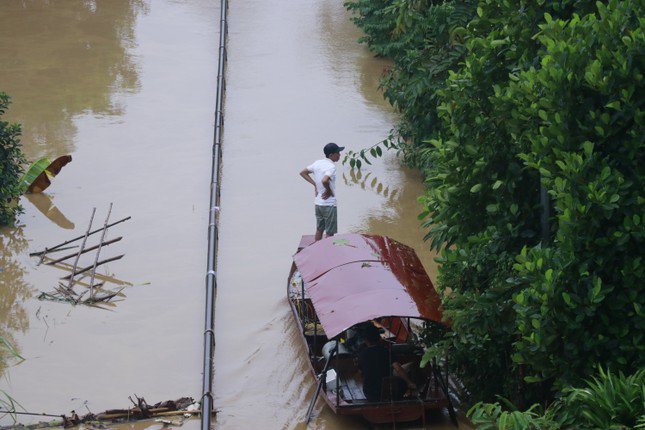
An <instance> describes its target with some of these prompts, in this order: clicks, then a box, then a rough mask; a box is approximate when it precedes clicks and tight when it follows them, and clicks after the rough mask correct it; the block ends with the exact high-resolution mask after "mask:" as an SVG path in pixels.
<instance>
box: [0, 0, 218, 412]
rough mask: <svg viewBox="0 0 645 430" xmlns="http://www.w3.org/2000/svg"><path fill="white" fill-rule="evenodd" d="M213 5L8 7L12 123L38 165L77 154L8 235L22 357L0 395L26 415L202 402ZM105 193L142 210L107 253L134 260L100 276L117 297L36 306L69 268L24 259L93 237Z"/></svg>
mask: <svg viewBox="0 0 645 430" xmlns="http://www.w3.org/2000/svg"><path fill="white" fill-rule="evenodd" d="M218 13H219V9H218V6H217V5H215V4H214V2H212V1H207V0H190V1H174V0H155V1H142V0H115V1H112V0H110V1H90V0H51V1H22V0H15V1H14V0H6V1H2V2H0V16H1V17H2V22H3V24H2V26H0V52H2V59H3V60H2V62H1V63H0V90H1V91H5V92H6V93H8V94H9V95H10V96H11V97H12V99H13V103H12V104H11V106H10V108H9V110H8V113H7V115H6V117H7V119H9V120H12V121H17V122H20V123H21V124H22V128H23V138H22V142H23V145H24V152H25V153H26V156H27V158H28V159H29V160H35V159H37V158H40V157H43V156H47V157H50V158H54V157H57V156H59V155H64V154H71V155H72V157H73V161H72V162H71V163H70V164H68V165H67V166H66V167H65V168H64V169H63V170H62V171H61V173H60V174H59V175H58V176H57V177H56V178H55V179H54V180H53V182H52V185H51V187H50V188H48V189H47V190H46V191H45V193H44V194H42V195H33V196H29V197H28V198H23V199H22V201H21V203H22V205H23V207H24V208H25V213H24V214H22V215H21V216H20V218H19V220H18V225H17V227H15V228H3V229H1V230H0V249H1V252H2V256H1V257H0V286H1V289H0V334H1V335H2V336H4V337H5V338H7V339H9V340H10V341H11V342H12V343H13V344H14V345H15V346H16V348H17V349H18V351H19V353H20V354H21V355H22V356H23V357H24V358H25V360H24V361H22V362H19V363H16V360H15V359H12V358H11V357H9V356H8V355H7V354H4V355H3V366H2V379H1V380H0V389H1V390H3V391H5V392H6V393H8V394H10V395H11V396H12V397H13V398H14V399H15V400H16V401H18V402H19V403H20V404H21V405H22V406H23V407H24V409H26V410H27V411H36V412H46V413H54V414H60V413H66V412H68V411H70V410H71V409H75V410H76V411H77V412H79V413H85V412H87V408H89V409H91V410H92V411H94V412H100V411H102V410H105V409H108V408H120V407H128V406H129V403H130V402H129V400H128V396H130V395H133V394H134V393H136V394H138V395H140V396H144V397H145V398H146V399H147V400H148V401H149V402H158V401H161V400H166V399H174V398H177V397H181V396H194V397H199V394H200V393H199V391H200V389H201V375H200V372H201V360H202V352H201V345H202V330H203V284H204V281H203V280H204V273H203V272H204V267H205V260H206V257H205V249H206V223H207V220H208V193H209V175H210V164H211V162H210V154H211V145H212V133H213V110H214V107H213V106H214V92H215V88H214V87H215V81H216V77H215V75H214V73H215V70H216V66H217V37H218V28H217V16H218ZM3 119H4V118H3ZM110 202H113V203H114V209H113V211H112V214H111V217H110V219H111V220H113V221H116V220H119V219H121V218H124V217H126V216H132V219H131V220H130V221H128V222H125V223H122V224H120V225H118V226H115V227H113V228H111V229H110V230H109V233H108V237H107V238H108V239H111V238H115V237H118V236H123V240H122V241H121V242H118V243H116V244H114V245H110V246H108V247H105V248H103V250H102V251H101V257H102V258H109V257H112V256H116V255H119V254H125V257H124V258H123V259H121V260H119V261H114V262H112V263H109V264H107V265H105V266H101V268H100V270H99V272H100V273H101V274H103V275H106V276H108V277H110V278H111V279H110V280H111V281H112V282H110V283H109V284H110V285H109V286H110V288H112V289H113V290H116V289H119V288H122V287H124V289H123V291H122V294H123V297H120V298H119V300H118V301H116V302H114V306H109V307H106V309H97V308H89V307H87V306H75V307H74V306H71V305H69V304H67V303H55V302H51V301H40V300H38V299H37V296H38V295H39V294H40V292H41V291H45V292H49V291H52V290H53V288H54V287H55V286H56V285H57V284H58V281H59V278H60V277H61V276H64V275H66V274H67V272H66V271H65V270H63V269H61V268H56V267H52V266H46V265H37V263H38V260H37V259H35V258H30V257H29V256H28V253H29V252H33V251H37V250H42V249H43V248H45V247H47V246H50V247H51V246H53V245H55V244H57V243H60V242H63V241H65V240H68V239H71V238H73V237H76V236H78V235H82V234H84V232H85V231H86V229H87V225H88V222H89V219H90V215H91V211H92V208H93V207H96V208H97V214H96V218H95V221H94V225H95V226H96V227H99V226H102V225H103V223H104V220H105V217H106V214H107V211H108V206H109V204H110ZM97 240H98V237H94V238H93V241H92V242H91V243H92V244H94V243H96V241H97ZM88 243H90V241H88ZM67 252H73V251H67ZM65 253H66V252H63V253H59V254H58V255H61V254H65ZM93 260H94V255H88V256H84V257H83V258H82V259H81V262H80V265H91V264H92V262H93ZM86 281H88V280H87V279H86ZM79 288H81V287H79ZM86 407H87V408H86ZM21 422H30V420H28V419H26V418H24V419H21ZM2 423H6V419H5V420H3V421H2Z"/></svg>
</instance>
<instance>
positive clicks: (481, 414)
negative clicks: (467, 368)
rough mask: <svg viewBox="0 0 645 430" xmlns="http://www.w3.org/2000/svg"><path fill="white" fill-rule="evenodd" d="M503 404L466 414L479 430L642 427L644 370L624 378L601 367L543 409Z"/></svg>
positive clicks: (487, 405) (644, 422)
mask: <svg viewBox="0 0 645 430" xmlns="http://www.w3.org/2000/svg"><path fill="white" fill-rule="evenodd" d="M504 403H505V406H506V408H504V407H503V406H501V405H500V404H499V403H492V404H491V403H478V404H476V405H475V406H473V407H472V408H471V409H470V410H469V411H468V415H469V416H470V417H471V419H472V421H473V423H474V424H475V425H477V428H478V429H481V430H486V429H491V430H492V429H499V430H524V429H540V430H549V429H579V430H586V429H589V430H591V429H601V430H609V429H617V430H621V429H627V428H645V369H640V370H638V371H637V372H636V373H634V374H633V375H630V376H627V377H626V376H625V375H623V374H622V373H619V374H618V375H615V374H612V373H611V372H609V371H604V370H603V369H602V368H600V369H599V370H598V375H597V376H595V377H594V378H593V380H591V381H587V386H586V387H583V388H569V389H566V390H565V392H564V395H563V396H562V397H561V398H560V399H558V400H557V401H556V402H554V403H553V404H551V405H550V406H549V407H548V408H547V409H546V411H544V412H542V411H541V407H540V406H539V405H538V404H535V405H533V406H531V407H530V408H529V409H527V410H526V411H524V412H521V411H518V410H517V409H516V408H515V407H514V406H513V405H512V404H511V403H509V402H508V401H505V402H504ZM507 409H508V410H507Z"/></svg>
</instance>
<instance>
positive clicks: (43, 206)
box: [25, 193, 74, 230]
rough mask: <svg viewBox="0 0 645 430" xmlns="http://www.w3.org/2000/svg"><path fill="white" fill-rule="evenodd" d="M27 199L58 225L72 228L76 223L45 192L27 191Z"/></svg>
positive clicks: (68, 228)
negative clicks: (34, 192)
mask: <svg viewBox="0 0 645 430" xmlns="http://www.w3.org/2000/svg"><path fill="white" fill-rule="evenodd" d="M25 197H26V198H27V200H28V201H29V202H30V203H31V204H33V205H34V206H35V207H36V208H37V209H38V210H39V211H40V213H42V214H43V215H45V216H46V217H47V218H49V219H50V220H51V221H52V222H53V223H54V224H56V225H57V226H59V227H61V228H64V229H67V230H72V229H74V223H73V222H71V221H70V220H68V219H67V217H66V216H65V215H63V213H62V212H61V211H60V210H59V209H58V208H57V207H56V205H55V204H54V201H53V199H52V197H51V196H49V195H48V194H45V193H36V194H33V193H27V194H25Z"/></svg>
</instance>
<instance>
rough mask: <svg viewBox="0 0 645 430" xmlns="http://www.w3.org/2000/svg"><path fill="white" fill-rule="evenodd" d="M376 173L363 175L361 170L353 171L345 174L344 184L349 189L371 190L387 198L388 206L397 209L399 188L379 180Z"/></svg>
mask: <svg viewBox="0 0 645 430" xmlns="http://www.w3.org/2000/svg"><path fill="white" fill-rule="evenodd" d="M373 173H374V172H367V173H363V171H361V170H357V169H351V170H350V171H349V174H347V173H345V172H343V182H344V183H345V185H347V186H348V187H353V186H359V187H361V189H363V190H367V189H369V190H371V191H373V192H375V193H376V194H378V195H380V196H383V197H385V198H386V199H387V200H386V201H387V202H388V205H393V206H394V207H396V205H395V202H396V197H397V195H398V193H399V188H398V187H392V188H391V189H390V185H388V184H386V183H383V182H381V181H380V180H379V178H378V176H376V175H375V174H374V175H372V174H373Z"/></svg>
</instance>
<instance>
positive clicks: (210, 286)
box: [201, 0, 228, 430]
mask: <svg viewBox="0 0 645 430" xmlns="http://www.w3.org/2000/svg"><path fill="white" fill-rule="evenodd" d="M227 12H228V0H220V29H219V58H218V63H217V88H216V98H215V135H214V140H213V162H212V175H211V190H210V206H209V207H210V211H209V218H208V258H207V269H206V270H207V271H206V309H205V318H204V369H203V376H204V379H203V384H202V413H201V415H202V423H201V429H202V430H210V428H211V417H212V413H213V355H214V349H215V331H214V330H215V292H216V290H217V272H216V271H215V267H216V262H217V243H218V219H219V205H220V164H221V161H222V148H221V147H222V131H223V130H222V129H223V127H224V115H223V112H222V107H223V101H224V88H225V85H226V82H225V79H224V72H225V66H226V36H227V33H228V26H227V21H226V17H227Z"/></svg>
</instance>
